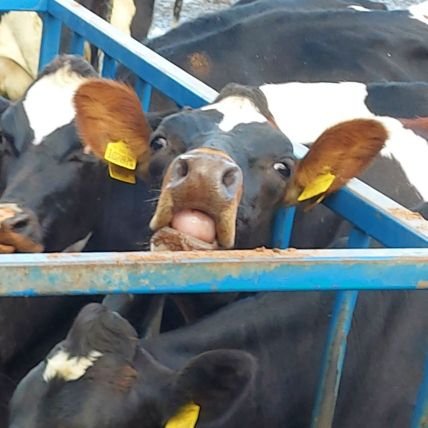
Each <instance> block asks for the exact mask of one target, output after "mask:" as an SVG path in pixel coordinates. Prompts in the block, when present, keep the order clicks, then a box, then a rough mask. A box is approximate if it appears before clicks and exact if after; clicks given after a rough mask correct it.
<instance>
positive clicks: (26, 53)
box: [0, 0, 154, 100]
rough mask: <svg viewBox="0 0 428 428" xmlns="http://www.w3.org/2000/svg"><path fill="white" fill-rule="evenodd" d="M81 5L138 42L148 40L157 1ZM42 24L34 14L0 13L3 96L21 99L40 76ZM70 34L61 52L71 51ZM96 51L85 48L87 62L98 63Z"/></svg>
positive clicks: (93, 0)
mask: <svg viewBox="0 0 428 428" xmlns="http://www.w3.org/2000/svg"><path fill="white" fill-rule="evenodd" d="M78 3H79V4H81V5H82V6H84V7H86V8H88V9H89V10H91V11H92V12H94V13H96V14H97V15H98V16H100V17H102V18H104V19H106V20H107V21H108V22H110V23H111V24H112V25H113V26H114V27H116V28H118V29H119V30H121V31H123V32H124V33H125V34H129V35H132V36H133V37H135V38H136V39H137V40H143V39H145V37H146V36H147V33H148V31H149V28H150V25H151V22H152V18H153V7H154V0H79V1H78ZM42 27H43V25H42V20H41V18H40V16H39V15H38V14H37V13H35V12H13V11H12V12H2V13H1V12H0V95H3V96H6V97H7V98H9V99H12V100H16V99H18V98H20V97H21V96H22V95H23V94H24V92H25V90H26V89H27V88H28V87H29V86H30V84H31V83H32V82H33V81H34V79H35V78H36V77H37V74H38V65H39V53H40V44H41V40H42ZM69 42H70V33H69V32H68V31H64V34H63V37H62V41H61V45H62V46H61V49H62V51H63V52H64V51H67V49H68V48H69ZM96 53H97V49H96V48H94V47H91V48H90V49H89V46H86V48H85V55H86V57H87V58H88V59H90V58H91V57H92V60H93V63H94V65H96V64H97V63H98V61H97V55H96Z"/></svg>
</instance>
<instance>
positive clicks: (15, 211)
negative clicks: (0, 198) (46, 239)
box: [0, 203, 43, 254]
mask: <svg viewBox="0 0 428 428" xmlns="http://www.w3.org/2000/svg"><path fill="white" fill-rule="evenodd" d="M41 235H42V233H41V227H40V225H39V222H38V220H37V218H36V216H35V214H34V213H33V212H32V211H30V210H26V209H25V210H24V209H22V208H20V207H19V206H18V205H17V204H14V203H5V204H0V253H3V254H5V253H15V252H17V253H39V252H42V251H43V245H42V244H41V242H42V239H41Z"/></svg>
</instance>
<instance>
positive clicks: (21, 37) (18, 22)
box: [0, 12, 42, 78]
mask: <svg viewBox="0 0 428 428" xmlns="http://www.w3.org/2000/svg"><path fill="white" fill-rule="evenodd" d="M41 40H42V21H41V19H40V17H39V16H38V15H37V13H35V12H9V13H7V14H5V15H3V16H2V17H1V21H0V56H3V57H5V58H9V59H11V60H13V61H15V62H16V63H17V64H19V65H20V66H21V67H22V68H23V69H24V70H25V71H26V72H27V73H28V74H29V75H30V76H31V77H32V78H35V77H36V75H37V68H38V65H39V48H40V43H41Z"/></svg>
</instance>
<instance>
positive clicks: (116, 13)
mask: <svg viewBox="0 0 428 428" xmlns="http://www.w3.org/2000/svg"><path fill="white" fill-rule="evenodd" d="M135 12H136V8H135V4H134V0H113V7H112V11H111V17H110V24H111V25H113V27H115V28H117V29H118V30H121V31H122V32H124V33H125V34H128V35H130V34H131V23H132V19H133V18H134V15H135Z"/></svg>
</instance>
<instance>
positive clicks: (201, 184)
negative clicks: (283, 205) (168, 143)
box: [150, 148, 243, 251]
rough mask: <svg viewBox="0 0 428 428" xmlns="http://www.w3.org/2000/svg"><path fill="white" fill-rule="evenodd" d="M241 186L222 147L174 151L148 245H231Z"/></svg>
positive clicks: (184, 247) (175, 247) (156, 247)
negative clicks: (179, 152) (183, 152)
mask: <svg viewBox="0 0 428 428" xmlns="http://www.w3.org/2000/svg"><path fill="white" fill-rule="evenodd" d="M242 187H243V179H242V171H241V169H240V168H239V166H238V165H237V164H236V163H235V162H234V161H233V160H232V159H231V158H230V157H229V156H228V155H226V154H225V153H224V152H221V151H219V150H214V149H208V148H202V149H195V150H192V151H189V152H187V153H185V154H183V155H181V156H178V157H177V158H176V159H175V160H174V161H173V162H172V163H171V164H170V166H169V168H168V169H167V172H166V174H165V176H164V180H163V183H162V189H161V194H160V198H159V201H158V204H157V207H156V211H155V214H154V216H153V218H152V220H151V222H150V227H151V229H152V230H153V231H155V232H156V233H155V234H154V235H153V237H152V241H151V244H152V245H151V246H152V250H161V249H162V250H173V251H179V250H182V251H184V250H208V249H211V250H212V249H229V248H232V247H233V246H234V243H235V233H236V217H237V211H238V207H239V203H240V200H241V195H242Z"/></svg>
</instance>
